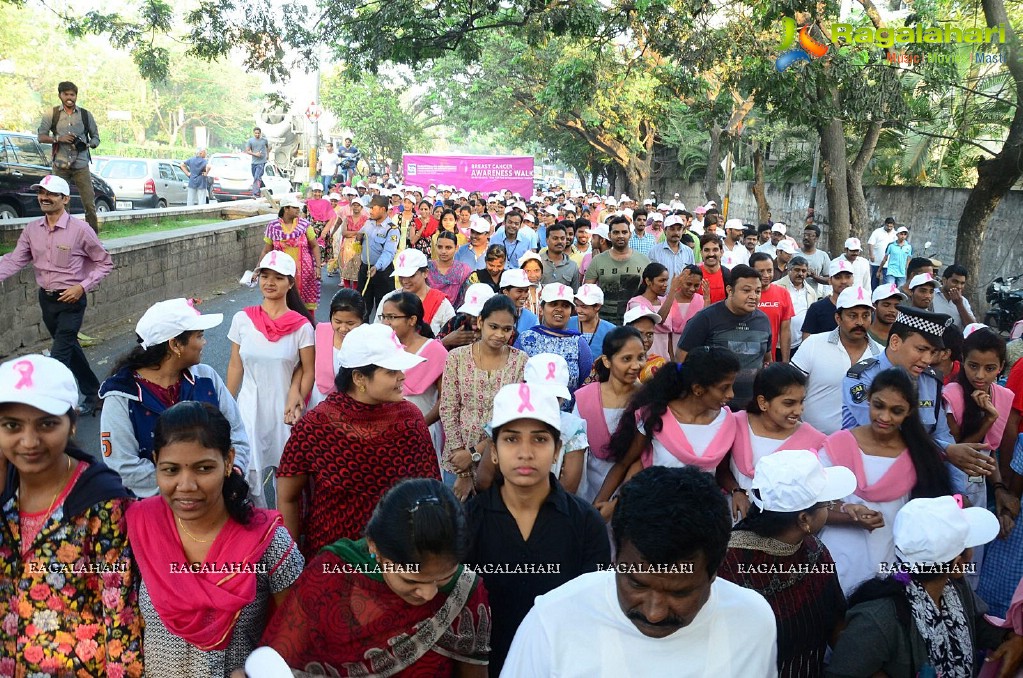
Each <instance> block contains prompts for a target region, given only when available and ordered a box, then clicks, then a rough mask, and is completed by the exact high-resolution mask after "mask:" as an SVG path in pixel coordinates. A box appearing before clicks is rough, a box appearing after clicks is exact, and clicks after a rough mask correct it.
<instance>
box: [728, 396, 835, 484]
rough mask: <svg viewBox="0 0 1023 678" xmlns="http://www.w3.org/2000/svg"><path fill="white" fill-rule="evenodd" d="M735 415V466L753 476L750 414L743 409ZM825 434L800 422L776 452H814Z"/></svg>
mask: <svg viewBox="0 0 1023 678" xmlns="http://www.w3.org/2000/svg"><path fill="white" fill-rule="evenodd" d="M733 416H734V417H735V428H736V430H735V442H734V443H732V461H734V462H735V466H736V467H737V468H738V469H739V472H740V473H742V474H743V475H744V476H746V477H747V478H752V477H753V469H754V464H753V441H752V438H751V436H752V434H753V431H752V429H750V426H749V414H748V413H747V412H746V411H745V410H743V411H741V412H736V413H735V414H734V415H733ZM826 437H827V436H825V435H824V434H823V433H821V432H820V431H818V430H817V429H815V428H814V427H813V426H810V425H809V424H800V425H799V427H798V428H796V432H795V433H793V434H792V435H790V436H789V437H788V438H786V439H785V440H779V441H778V447H776V448H775V449H774V451H773V452H772V454H773V453H774V452H777V451H778V450H811V451H812V452H813V453H814V454H816V453H817V450H819V449H820V448H821V445H823V444H824V439H825V438H826Z"/></svg>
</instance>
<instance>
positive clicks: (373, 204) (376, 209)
mask: <svg viewBox="0 0 1023 678" xmlns="http://www.w3.org/2000/svg"><path fill="white" fill-rule="evenodd" d="M387 207H388V205H387V198H386V197H384V196H382V195H374V196H373V198H372V199H371V200H370V201H369V219H367V220H366V223H365V224H363V226H362V230H361V231H359V233H360V235H361V237H362V265H361V266H359V290H361V291H362V296H363V297H364V298H365V299H366V318H365V321H366V322H372V320H371V319H372V318H374V317H375V313H376V311H375V310H374V309H375V308H376V305H377V304H378V303H379V302H380V300H381V299H382V298H383V296H384V295H385V294H387V293H388V292H393V291H394V280H393V279H392V278H391V274H392V273H393V272H394V265H393V261H394V255H395V253H397V251H398V235H399V234H400V231H399V230H398V225H397V224H395V223H394V222H393V221H391V218H390V217H389V216H387Z"/></svg>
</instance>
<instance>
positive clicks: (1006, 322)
mask: <svg viewBox="0 0 1023 678" xmlns="http://www.w3.org/2000/svg"><path fill="white" fill-rule="evenodd" d="M1020 280H1023V274H1020V275H1014V276H1011V277H1009V278H1002V277H1001V276H999V277H997V278H995V279H994V280H992V281H991V284H990V285H988V286H987V290H986V291H985V299H987V303H988V311H987V313H985V314H984V324H986V325H988V326H990V327H993V328H995V329H996V330H998V331H999V332H1003V333H1010V332H1012V331H1013V326H1014V325H1016V324H1017V322H1018V321H1020V320H1021V319H1023V289H1020V287H1019V286H1017V285H1016V283H1017V282H1018V281H1020Z"/></svg>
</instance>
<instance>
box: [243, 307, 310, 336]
mask: <svg viewBox="0 0 1023 678" xmlns="http://www.w3.org/2000/svg"><path fill="white" fill-rule="evenodd" d="M245 315H247V316H249V320H251V321H252V324H253V325H255V326H256V329H257V330H259V333H260V334H262V335H263V336H264V337H266V340H267V341H279V340H280V338H281V337H286V336H288V335H289V334H291V333H292V332H294V331H295V330H297V329H298V328H300V327H302V325H303V323H307V322H309V319H308V318H306V317H305V316H304V315H302V314H301V313H299V312H298V311H291V310H289V311H288V312H287V313H285V314H284V315H282V316H281V317H279V318H277V319H276V320H274V319H273V318H271V317H270V316H269V315H268V314H267V312H266V311H264V310H263V307H262V306H246V307H245Z"/></svg>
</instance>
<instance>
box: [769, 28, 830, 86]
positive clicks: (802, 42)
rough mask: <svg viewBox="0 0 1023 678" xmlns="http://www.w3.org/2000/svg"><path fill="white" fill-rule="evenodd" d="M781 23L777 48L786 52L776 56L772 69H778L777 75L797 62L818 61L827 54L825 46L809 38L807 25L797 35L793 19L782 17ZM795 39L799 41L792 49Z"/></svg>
mask: <svg viewBox="0 0 1023 678" xmlns="http://www.w3.org/2000/svg"><path fill="white" fill-rule="evenodd" d="M781 21H782V26H783V28H784V32H783V33H782V38H781V44H780V45H779V46H778V47H779V48H780V49H783V50H787V51H784V52H782V53H781V54H780V55H778V58H777V59H776V60H775V62H774V67H775V68H777V69H778V72H779V73H781V72H782V71H784V70H785V69H786V68H788V67H789V66H791V65H792V64H794V63H796V62H797V61H810V60H811V59H820V58H821V57H822V56H824V55H825V54H827V53H828V46H827V45H824V44H822V43H819V42H817V41H816V40H814V39H813V38H811V37H810V26H809V25H807V26H803V27H801V28H800V29H799V32H798V35H797V32H796V20H795V19H793V18H792V17H789V16H787V17H783V18H782V20H781ZM797 39H798V41H799V46H797V47H792V45H793V43H795V42H796V40H797ZM790 47H792V49H789V48H790Z"/></svg>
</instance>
